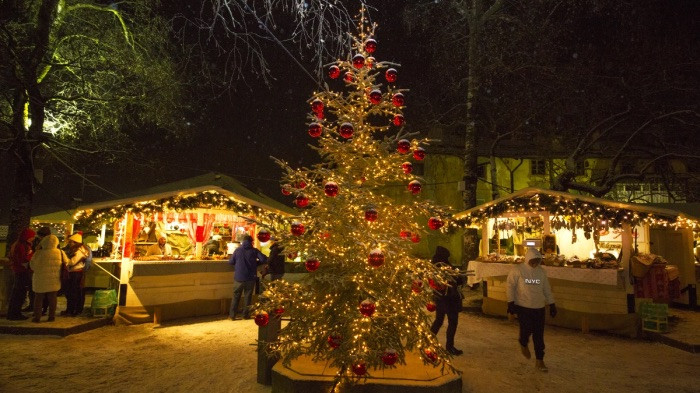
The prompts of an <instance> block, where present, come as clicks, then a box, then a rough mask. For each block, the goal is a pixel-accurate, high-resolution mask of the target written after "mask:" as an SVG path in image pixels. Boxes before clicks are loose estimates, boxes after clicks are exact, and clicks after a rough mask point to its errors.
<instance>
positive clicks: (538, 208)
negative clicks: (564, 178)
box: [453, 188, 700, 228]
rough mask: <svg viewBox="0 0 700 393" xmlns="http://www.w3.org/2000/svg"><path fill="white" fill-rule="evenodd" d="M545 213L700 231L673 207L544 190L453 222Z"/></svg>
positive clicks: (527, 190)
mask: <svg viewBox="0 0 700 393" xmlns="http://www.w3.org/2000/svg"><path fill="white" fill-rule="evenodd" d="M542 211H547V212H549V213H550V214H552V215H554V216H577V217H579V218H580V219H582V220H584V221H587V222H589V223H592V222H605V226H606V227H618V226H620V225H621V224H622V223H629V224H631V225H637V224H638V223H639V222H642V221H647V222H650V223H654V224H660V225H673V226H690V227H693V228H700V218H698V217H695V216H691V215H688V214H686V213H682V212H680V211H678V210H674V209H672V208H669V207H658V206H653V205H646V204H636V203H624V202H618V201H613V200H609V199H602V198H594V197H589V196H583V195H576V194H570V193H566V192H561V191H552V190H544V189H540V188H525V189H522V190H520V191H517V192H514V193H512V194H510V195H508V196H505V197H502V198H499V199H495V200H493V201H490V202H487V203H484V204H482V205H479V206H476V207H474V208H471V209H468V210H465V211H462V212H459V213H456V214H455V215H454V216H453V218H454V220H455V221H457V222H458V223H461V224H463V225H472V224H476V223H478V222H482V221H483V220H485V219H487V218H493V217H500V216H504V215H511V214H515V215H517V214H519V213H521V214H522V213H530V212H542ZM594 226H597V225H594Z"/></svg>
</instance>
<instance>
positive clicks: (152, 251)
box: [146, 233, 173, 255]
mask: <svg viewBox="0 0 700 393" xmlns="http://www.w3.org/2000/svg"><path fill="white" fill-rule="evenodd" d="M146 255H173V248H172V247H171V246H170V244H168V239H166V238H165V234H163V233H161V234H160V236H158V243H156V244H153V245H151V246H150V247H148V249H146Z"/></svg>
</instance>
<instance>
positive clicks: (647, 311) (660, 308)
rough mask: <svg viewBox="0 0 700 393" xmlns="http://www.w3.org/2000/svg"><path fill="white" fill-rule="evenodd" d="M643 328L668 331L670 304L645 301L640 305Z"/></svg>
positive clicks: (662, 331) (660, 331)
mask: <svg viewBox="0 0 700 393" xmlns="http://www.w3.org/2000/svg"><path fill="white" fill-rule="evenodd" d="M639 315H640V316H641V318H642V330H646V331H649V332H656V333H665V332H667V331H668V304H658V303H649V302H644V303H641V304H640V305H639Z"/></svg>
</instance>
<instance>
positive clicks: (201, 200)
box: [75, 191, 286, 228]
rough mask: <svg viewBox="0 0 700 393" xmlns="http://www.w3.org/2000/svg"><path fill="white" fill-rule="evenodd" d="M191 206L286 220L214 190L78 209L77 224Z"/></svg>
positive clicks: (269, 222) (265, 221)
mask: <svg viewBox="0 0 700 393" xmlns="http://www.w3.org/2000/svg"><path fill="white" fill-rule="evenodd" d="M194 209H222V210H229V211H231V212H233V213H234V214H237V215H239V216H255V217H256V221H258V222H259V223H261V224H262V225H263V226H269V227H277V226H280V225H282V224H283V223H284V222H285V221H286V220H285V219H284V218H283V217H282V216H281V215H280V214H277V213H272V212H269V211H267V210H265V209H262V208H260V207H257V206H251V205H249V204H247V203H244V202H240V201H237V200H235V199H233V198H232V197H229V196H226V195H222V194H220V193H218V192H216V191H205V192H200V193H197V194H192V195H186V196H171V197H168V198H161V199H157V200H153V201H143V202H136V203H130V204H124V205H117V206H113V207H108V208H103V209H97V210H80V211H78V212H77V213H76V215H75V218H76V220H77V221H76V225H79V226H83V227H89V228H95V227H99V226H101V225H102V224H103V223H105V222H114V221H115V220H118V219H121V218H122V217H124V215H125V214H126V213H132V214H146V215H150V214H155V213H163V212H165V211H175V212H182V211H185V210H194Z"/></svg>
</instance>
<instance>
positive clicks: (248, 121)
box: [36, 0, 698, 207]
mask: <svg viewBox="0 0 700 393" xmlns="http://www.w3.org/2000/svg"><path fill="white" fill-rule="evenodd" d="M648 3H653V4H655V6H662V7H665V6H664V4H662V3H663V2H658V1H657V2H653V1H652V2H648ZM370 4H371V5H375V6H377V9H375V10H373V11H372V12H371V18H372V19H373V21H375V22H377V23H378V24H379V27H378V30H377V35H376V39H377V41H378V43H379V47H378V50H377V52H376V54H375V55H376V56H375V57H376V58H377V60H378V61H391V62H396V63H400V64H401V67H400V68H399V81H398V85H399V86H400V87H401V88H406V89H409V92H408V93H407V94H406V102H407V110H406V111H405V115H406V118H407V120H408V122H407V128H409V130H410V131H420V132H422V133H423V134H424V135H425V131H426V130H425V129H424V128H425V125H426V124H429V123H430V119H428V118H426V116H425V115H424V113H421V112H420V109H419V107H418V106H417V105H416V104H417V103H418V101H421V102H422V103H423V104H425V103H426V102H430V101H431V100H432V101H435V103H436V105H442V106H444V107H447V106H448V105H451V104H453V103H454V99H453V98H451V97H449V96H447V95H445V94H443V92H444V90H446V86H443V85H441V84H440V83H438V82H434V80H435V81H440V82H442V83H445V82H444V81H446V80H449V78H443V77H442V76H444V75H446V73H450V72H455V71H454V70H451V69H447V68H444V67H443V68H440V67H439V66H437V65H436V64H431V63H432V62H433V61H432V59H431V58H430V57H429V56H430V49H431V48H430V46H431V45H432V43H430V42H426V41H425V39H421V37H420V36H410V35H409V31H408V28H407V27H406V25H405V23H404V15H403V7H404V6H405V4H404V2H402V1H398V0H390V1H379V0H377V1H372V2H370ZM665 4H666V5H669V6H670V5H674V6H677V7H678V9H679V10H681V11H680V12H681V14H683V13H686V14H687V11H688V10H691V11H692V10H697V8H698V7H697V3H696V5H695V6H693V5H692V2H682V1H681V2H667V3H665ZM683 10H685V11H683ZM351 11H352V13H353V14H354V13H355V12H354V11H353V10H351ZM672 11H673V10H671V12H668V13H665V15H667V16H669V15H670V17H672V18H673V17H676V16H674V15H678V13H675V14H674V12H672ZM696 15H697V14H696ZM686 16H687V15H686ZM686 22H687V20H686V21H684V22H683V23H686ZM440 23H441V21H439V20H435V21H434V24H435V27H434V28H435V29H438V28H440V26H441V25H440ZM582 23H583V22H582ZM586 23H589V22H586ZM591 23H592V22H591ZM674 23H676V22H675V21H673V20H670V21H668V25H669V26H673V25H674ZM694 25H697V23H694ZM465 31H466V28H465ZM691 31H692V29H691ZM598 33H600V32H598ZM659 34H664V33H663V31H660V32H659ZM572 37H573V38H575V40H574V41H577V42H585V41H586V36H577V35H575V34H574V35H572ZM581 38H583V39H581ZM688 39H689V40H693V39H695V40H696V41H697V36H695V37H694V38H693V37H688ZM671 44H672V43H671ZM581 45H583V44H581ZM287 48H288V49H289V50H290V51H291V52H292V53H294V54H296V55H298V52H297V51H296V48H297V47H296V46H294V45H292V44H288V46H287ZM265 55H266V57H267V58H268V60H269V64H270V66H271V69H270V76H271V83H270V85H269V86H268V85H266V84H265V83H264V82H263V81H262V80H261V79H260V78H258V77H256V76H255V75H253V74H250V73H248V74H246V79H245V80H244V81H238V82H237V83H235V84H234V85H231V86H228V87H227V88H221V86H218V87H217V88H216V89H214V88H212V89H210V90H211V91H212V93H215V94H211V95H210V96H209V97H207V99H208V102H206V103H194V104H193V105H192V106H193V107H194V110H193V111H191V112H190V113H188V114H187V116H188V118H191V120H188V122H189V123H190V127H189V128H190V133H191V136H192V137H191V138H190V139H189V140H180V141H178V140H174V139H168V138H160V136H159V135H157V134H156V133H154V134H150V135H149V134H144V135H142V137H141V139H142V140H141V141H140V142H139V146H140V147H142V148H143V149H142V150H143V151H134V152H130V153H129V154H127V157H126V158H125V159H124V160H118V161H117V163H116V164H115V163H106V162H103V161H102V160H100V159H99V158H97V159H94V158H88V159H87V160H86V162H87V163H86V165H85V171H86V173H87V174H92V175H96V176H90V177H89V178H90V179H91V180H93V181H94V182H95V183H97V184H99V185H100V186H102V187H104V188H106V189H108V190H111V191H113V192H114V193H116V194H122V193H125V192H129V191H133V190H136V189H139V188H145V187H149V186H153V185H156V184H160V183H164V182H168V181H174V180H179V179H182V178H186V177H188V176H196V175H200V174H203V173H206V172H210V171H217V172H221V173H223V174H227V175H230V176H233V177H235V178H237V179H239V180H240V181H242V182H244V183H245V184H247V185H248V186H249V187H250V188H251V189H252V190H254V191H260V192H263V193H265V194H267V195H269V196H271V197H273V198H275V199H278V200H281V201H283V202H286V203H289V201H287V200H285V199H284V197H283V196H282V195H281V194H280V192H279V178H280V174H281V171H280V169H279V168H278V167H277V165H276V164H275V163H274V162H273V161H272V160H271V159H270V158H269V156H275V157H277V158H279V159H282V160H285V161H287V162H289V163H290V164H291V165H292V166H293V167H298V166H305V165H310V164H313V163H314V162H316V161H317V159H318V156H317V154H316V153H315V152H314V151H313V150H311V149H310V148H309V147H308V144H309V143H313V139H312V138H310V137H309V136H308V134H307V132H306V131H307V127H306V124H307V118H306V115H307V113H308V110H309V107H308V104H307V102H306V101H307V100H308V99H309V97H310V96H311V94H312V92H313V91H314V89H315V88H316V84H315V82H314V81H312V80H311V79H310V78H309V77H308V76H307V75H306V74H305V73H304V72H303V71H302V70H300V69H299V66H298V65H296V64H295V63H294V62H293V61H292V60H291V59H290V58H289V57H288V55H287V54H286V53H284V52H283V51H282V50H281V49H280V48H279V46H277V44H275V43H270V44H268V45H267V47H266V54H265ZM297 58H298V59H299V60H300V61H301V62H302V63H303V64H307V69H308V70H309V71H310V72H312V73H313V72H314V70H313V66H312V65H311V64H310V59H309V56H308V54H305V55H304V56H303V57H302V56H298V57H297ZM211 61H212V63H216V62H217V60H216V59H215V58H213V59H212V60H211ZM455 69H459V67H456V68H455ZM441 73H442V75H441ZM324 75H325V72H324ZM325 80H326V81H328V78H325ZM334 82H335V81H330V85H331V87H332V88H333V87H334V86H335V87H340V86H341V84H342V83H341V84H335V83H334ZM692 87H693V88H697V86H692ZM208 89H209V88H208V87H206V86H203V87H202V88H201V89H200V91H199V94H200V95H201V94H202V93H203V92H206V91H207V90H208ZM335 90H337V89H335ZM418 95H420V97H419V96H418ZM212 97H215V98H212ZM451 99H452V100H453V101H452V102H451V101H450V100H451ZM458 99H459V97H458ZM440 100H446V102H445V101H440ZM416 124H419V126H416ZM78 169H81V168H78ZM44 179H45V184H44V185H42V186H40V187H39V189H38V192H37V203H36V205H37V206H41V205H51V206H63V207H68V206H70V204H71V200H72V199H73V198H74V197H82V199H83V201H90V200H105V199H112V198H114V196H112V195H109V194H107V193H105V192H102V191H100V190H98V189H97V188H96V187H92V186H90V185H89V184H88V185H87V186H86V187H85V188H84V191H82V189H83V188H82V181H81V179H80V178H79V177H77V176H75V175H71V174H68V173H66V171H65V170H63V169H61V168H57V167H55V166H51V165H46V166H45V167H44Z"/></svg>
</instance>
